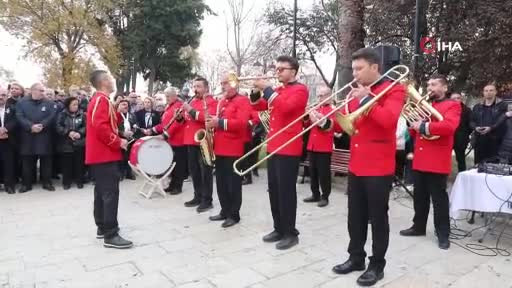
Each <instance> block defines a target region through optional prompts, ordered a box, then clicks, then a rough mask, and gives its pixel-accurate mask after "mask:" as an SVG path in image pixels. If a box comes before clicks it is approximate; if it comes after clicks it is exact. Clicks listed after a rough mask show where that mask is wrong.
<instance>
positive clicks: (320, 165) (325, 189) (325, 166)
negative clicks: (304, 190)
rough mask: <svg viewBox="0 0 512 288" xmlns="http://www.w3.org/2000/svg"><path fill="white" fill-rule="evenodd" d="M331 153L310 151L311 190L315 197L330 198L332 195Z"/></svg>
mask: <svg viewBox="0 0 512 288" xmlns="http://www.w3.org/2000/svg"><path fill="white" fill-rule="evenodd" d="M331 154H332V153H321V152H309V168H310V169H309V172H310V174H311V192H312V193H313V197H315V198H316V199H320V189H319V187H321V188H322V199H325V200H329V195H331Z"/></svg>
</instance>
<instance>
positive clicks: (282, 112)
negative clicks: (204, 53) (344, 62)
mask: <svg viewBox="0 0 512 288" xmlns="http://www.w3.org/2000/svg"><path fill="white" fill-rule="evenodd" d="M298 72H299V63H298V61H297V60H296V59H295V58H293V57H290V56H280V57H278V58H277V63H276V73H277V78H278V80H279V82H281V83H282V86H280V87H277V88H275V89H273V88H272V87H270V85H269V84H268V83H267V82H266V81H265V80H263V79H259V80H256V81H255V82H254V86H255V88H256V91H253V93H251V95H250V96H251V104H252V105H253V107H255V109H256V110H258V111H265V110H268V111H269V112H270V123H269V128H270V129H269V132H268V144H267V153H273V152H274V151H275V150H279V151H277V152H276V153H275V154H274V155H273V156H272V157H271V158H270V159H269V160H268V169H267V172H268V191H269V197H270V206H271V211H272V218H273V220H274V231H272V232H271V233H269V234H268V235H266V236H264V237H263V241H265V242H278V243H277V244H276V248H277V249H280V250H284V249H288V248H291V247H293V246H295V245H297V244H298V242H299V238H298V234H299V231H298V230H297V229H296V228H295V222H296V216H297V190H296V183H297V176H298V171H299V161H300V156H301V155H302V138H296V139H295V140H294V141H292V142H291V143H289V144H288V145H285V144H286V143H287V142H288V141H289V140H290V139H292V137H294V136H295V135H297V134H299V133H301V132H302V130H303V123H302V121H296V119H297V118H301V117H302V115H303V114H304V112H305V109H306V105H307V102H308V96H309V92H308V88H307V87H306V86H305V85H303V84H301V83H298V82H297V79H296V78H297V73H298ZM291 123H293V125H291V126H290V127H288V129H286V131H282V130H283V128H285V127H286V126H288V125H289V124H291ZM274 134H276V136H275V137H273V135H274ZM283 146H284V147H283Z"/></svg>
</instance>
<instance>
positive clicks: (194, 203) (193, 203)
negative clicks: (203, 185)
mask: <svg viewBox="0 0 512 288" xmlns="http://www.w3.org/2000/svg"><path fill="white" fill-rule="evenodd" d="M199 204H201V200H199V199H192V200H190V201H187V202H185V207H196V206H199Z"/></svg>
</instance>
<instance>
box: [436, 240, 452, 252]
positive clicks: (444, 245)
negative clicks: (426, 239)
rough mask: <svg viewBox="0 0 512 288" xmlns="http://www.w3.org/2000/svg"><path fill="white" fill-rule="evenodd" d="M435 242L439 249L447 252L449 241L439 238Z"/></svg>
mask: <svg viewBox="0 0 512 288" xmlns="http://www.w3.org/2000/svg"><path fill="white" fill-rule="evenodd" d="M437 241H438V242H437V245H438V246H439V248H440V249H443V250H448V248H450V240H448V238H445V237H440V238H438V239H437Z"/></svg>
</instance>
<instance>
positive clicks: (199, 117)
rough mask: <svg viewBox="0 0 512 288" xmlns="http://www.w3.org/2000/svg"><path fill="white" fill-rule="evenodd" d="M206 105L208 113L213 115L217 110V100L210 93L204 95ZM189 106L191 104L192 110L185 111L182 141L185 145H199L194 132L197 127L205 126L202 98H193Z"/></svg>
mask: <svg viewBox="0 0 512 288" xmlns="http://www.w3.org/2000/svg"><path fill="white" fill-rule="evenodd" d="M205 97H206V106H207V107H208V113H209V114H210V115H211V116H215V113H216V112H217V100H215V99H214V98H213V97H212V96H211V95H206V96H205ZM190 106H192V108H193V109H192V110H190V112H189V113H185V133H184V139H183V141H184V142H183V143H184V144H185V145H187V146H199V143H197V142H196V141H195V140H194V134H196V132H197V131H198V130H199V129H204V128H205V121H206V119H205V113H204V112H205V111H204V107H203V99H199V98H194V99H193V100H192V101H191V102H190Z"/></svg>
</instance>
